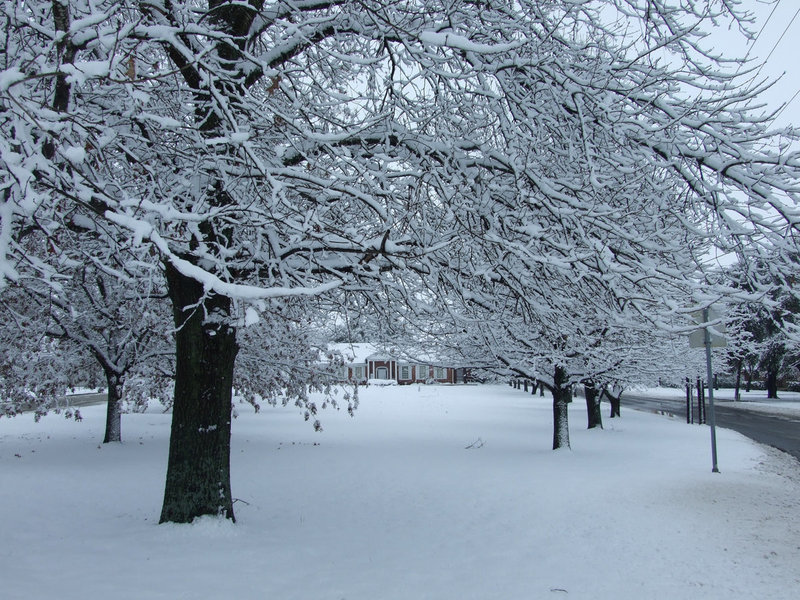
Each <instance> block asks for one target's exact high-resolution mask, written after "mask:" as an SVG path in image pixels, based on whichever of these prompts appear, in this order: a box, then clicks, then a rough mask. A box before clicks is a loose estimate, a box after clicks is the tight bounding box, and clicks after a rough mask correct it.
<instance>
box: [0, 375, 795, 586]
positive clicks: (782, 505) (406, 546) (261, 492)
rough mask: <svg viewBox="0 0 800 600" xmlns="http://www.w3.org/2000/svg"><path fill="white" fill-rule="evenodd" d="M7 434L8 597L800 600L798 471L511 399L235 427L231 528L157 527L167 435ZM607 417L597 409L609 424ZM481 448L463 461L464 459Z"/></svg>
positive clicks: (728, 449) (724, 441)
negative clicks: (599, 426)
mask: <svg viewBox="0 0 800 600" xmlns="http://www.w3.org/2000/svg"><path fill="white" fill-rule="evenodd" d="M103 411H104V409H103V407H102V406H95V407H89V408H83V409H81V412H82V414H83V417H84V420H83V422H80V423H76V422H73V421H66V420H64V419H62V418H60V417H56V416H49V417H46V418H45V419H43V420H42V422H41V423H39V424H36V423H34V422H33V419H32V418H31V417H29V416H23V417H18V418H16V419H12V420H8V419H2V420H0V510H2V515H3V516H2V519H0V540H1V541H2V543H1V544H0V597H2V598H4V599H8V600H10V599H12V598H13V599H18V598H19V599H23V598H24V599H32V598H59V599H60V600H67V599H71V598H76V599H78V598H79V599H81V600H85V599H90V598H104V597H106V598H115V599H127V598H130V599H134V598H136V599H140V598H148V599H152V598H164V599H170V600H173V599H177V598H236V599H242V598H248V599H249V598H252V599H259V600H260V599H263V598H279V599H281V600H289V599H298V600H306V599H307V600H323V599H330V600H341V599H348V600H357V599H363V600H384V599H397V600H419V599H454V600H462V599H481V600H490V599H497V600H516V599H520V600H522V599H525V600H530V599H534V600H535V599H540V598H573V599H575V598H583V599H598V598H599V599H604V598H608V599H614V600H625V599H631V600H634V599H635V600H645V599H650V598H664V599H670V600H674V599H679V598H686V599H690V598H691V599H698V598H702V599H714V598H719V599H725V600H735V599H738V598H742V599H744V598H758V599H760V600H761V599H767V598H776V599H786V600H789V599H794V598H797V597H798V594H800V464H798V463H797V461H795V460H794V459H791V458H790V457H788V456H786V455H782V454H781V453H779V452H777V451H772V450H767V449H765V448H763V447H760V446H757V445H756V444H754V443H752V442H750V441H748V440H747V439H745V438H744V437H742V436H740V435H738V434H736V433H733V432H730V431H728V430H720V431H719V432H718V441H719V461H720V469H721V471H722V473H721V474H718V475H717V474H712V473H711V472H710V471H711V468H710V462H711V461H710V457H709V440H708V437H709V436H708V429H707V428H706V427H701V426H697V425H695V426H689V425H686V424H685V423H682V422H681V420H679V419H668V418H665V417H663V416H657V415H651V414H646V413H640V412H636V411H632V410H624V412H623V418H622V419H615V420H608V419H606V421H605V425H606V429H605V430H603V431H600V430H593V431H587V430H585V410H584V408H583V407H582V403H581V402H574V403H573V404H572V405H571V409H570V411H571V412H570V418H571V421H572V427H571V434H572V450H571V451H559V452H553V451H551V450H550V444H551V436H552V434H551V414H552V412H551V407H550V405H549V398H539V397H538V396H531V395H530V394H525V393H524V392H522V391H519V390H513V389H511V388H509V387H506V386H453V387H447V386H427V387H426V386H410V387H389V388H377V387H371V388H369V389H368V390H363V391H362V394H361V407H360V408H359V410H358V412H357V415H356V417H355V418H350V417H349V416H347V414H346V412H345V411H341V412H338V413H336V412H333V411H330V410H327V411H323V412H322V414H321V418H322V424H323V426H324V428H325V430H324V431H323V432H322V433H314V432H313V431H312V428H311V426H310V425H309V424H308V423H305V422H303V420H302V418H301V417H300V415H299V413H298V410H297V409H295V408H281V409H270V408H265V409H264V410H262V411H261V413H259V414H254V413H253V412H252V410H250V409H249V407H246V406H241V407H240V408H239V409H238V412H239V417H238V418H237V419H236V421H235V422H234V427H233V430H234V435H233V451H232V471H233V492H234V496H235V497H237V498H238V499H240V500H241V501H240V502H236V504H235V508H236V511H237V518H238V523H237V524H236V525H232V524H230V523H228V522H224V521H220V520H218V519H202V520H200V521H199V522H196V523H194V524H192V525H184V526H177V525H157V524H156V523H157V520H158V515H159V510H160V502H161V493H162V490H163V483H164V475H165V470H166V458H167V442H168V433H169V416H168V415H163V414H159V413H157V412H149V413H146V414H131V415H125V417H124V419H123V438H124V439H125V442H124V443H123V444H121V445H120V444H117V445H102V444H100V443H99V442H100V440H101V439H102V433H103ZM605 412H607V411H606V410H604V413H605ZM468 447H469V448H468Z"/></svg>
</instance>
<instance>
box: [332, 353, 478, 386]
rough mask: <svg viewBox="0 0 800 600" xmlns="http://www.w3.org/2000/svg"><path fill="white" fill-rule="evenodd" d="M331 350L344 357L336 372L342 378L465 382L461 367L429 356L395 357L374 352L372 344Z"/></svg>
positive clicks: (407, 382) (404, 381)
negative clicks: (415, 357)
mask: <svg viewBox="0 0 800 600" xmlns="http://www.w3.org/2000/svg"><path fill="white" fill-rule="evenodd" d="M331 349H332V350H336V351H339V352H341V354H342V356H343V357H344V359H345V364H344V365H343V366H342V367H341V372H340V374H339V376H340V378H341V380H342V381H349V382H351V383H359V384H363V383H367V382H368V381H369V380H371V379H372V380H381V381H387V382H388V381H394V382H397V383H398V384H400V385H406V384H411V383H463V382H464V369H460V368H457V367H455V366H454V365H452V364H445V363H444V362H440V361H436V360H430V358H424V359H422V358H421V359H418V360H403V359H398V358H397V357H395V356H392V355H390V354H387V353H383V352H376V351H375V347H374V346H373V345H372V344H334V345H332V346H331Z"/></svg>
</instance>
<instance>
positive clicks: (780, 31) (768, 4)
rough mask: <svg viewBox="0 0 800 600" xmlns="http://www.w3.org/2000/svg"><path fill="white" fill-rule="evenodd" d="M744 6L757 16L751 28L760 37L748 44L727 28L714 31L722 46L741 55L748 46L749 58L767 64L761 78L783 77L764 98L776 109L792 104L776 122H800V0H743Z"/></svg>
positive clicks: (746, 50) (796, 123) (786, 123)
mask: <svg viewBox="0 0 800 600" xmlns="http://www.w3.org/2000/svg"><path fill="white" fill-rule="evenodd" d="M742 6H743V7H744V8H746V9H747V10H749V11H751V12H752V13H753V14H754V16H755V17H756V21H755V23H754V24H753V25H752V29H753V30H754V32H755V33H756V34H758V39H757V40H755V42H752V43H750V44H748V43H747V41H746V40H745V38H744V37H743V36H741V35H738V34H733V33H729V32H724V31H723V32H715V33H714V37H715V38H716V37H717V36H719V37H720V40H721V44H722V45H721V47H726V48H727V47H730V48H731V51H732V52H734V53H736V54H738V55H739V56H744V55H745V54H747V52H748V49H749V52H750V53H749V55H748V59H752V60H754V61H756V64H762V63H763V65H764V66H763V67H762V69H761V72H760V74H759V76H760V77H768V78H769V79H775V78H778V77H780V80H779V81H778V82H777V83H775V84H774V85H773V87H772V88H771V89H769V90H768V91H767V92H766V93H765V95H764V97H763V98H764V100H765V101H766V102H767V103H768V104H769V105H770V106H771V107H774V108H775V109H778V108H779V107H780V106H781V105H782V104H785V103H789V104H788V106H787V107H786V109H785V110H783V112H782V113H781V114H780V116H779V117H778V119H777V120H776V124H777V125H788V124H794V125H800V93H798V90H800V0H779V1H778V2H774V1H772V0H744V1H743V3H742ZM773 9H774V12H773ZM770 13H773V14H772V16H771V17H770ZM764 61H766V62H764ZM795 94H797V96H796V97H795V98H794V100H792V97H793V96H795Z"/></svg>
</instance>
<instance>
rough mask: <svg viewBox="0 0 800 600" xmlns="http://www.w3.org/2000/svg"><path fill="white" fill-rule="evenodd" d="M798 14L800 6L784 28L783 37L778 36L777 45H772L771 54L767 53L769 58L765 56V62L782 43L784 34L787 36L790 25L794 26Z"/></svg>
mask: <svg viewBox="0 0 800 600" xmlns="http://www.w3.org/2000/svg"><path fill="white" fill-rule="evenodd" d="M776 6H777V5H776ZM797 15H800V8H798V9H797V10H796V11H795V13H794V16H793V17H792V20H791V21H789V24H788V25H787V26H786V29H784V30H783V33H782V34H781V37H779V38H778V41H777V42H775V45H774V46H772V50H770V51H769V54H767V58H765V59H764V62H765V63H766V62H767V61H768V60H769V57H770V56H772V53H773V52H775V49H776V48H777V47H778V44H780V43H781V40H782V39H783V36H785V35H786V32H787V31H789V27H791V26H792V23H794V20H795V19H796V18H797Z"/></svg>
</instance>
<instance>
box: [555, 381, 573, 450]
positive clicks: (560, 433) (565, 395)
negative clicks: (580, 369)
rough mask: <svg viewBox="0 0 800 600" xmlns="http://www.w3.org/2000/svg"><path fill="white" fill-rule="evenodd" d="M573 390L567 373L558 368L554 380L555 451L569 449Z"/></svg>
mask: <svg viewBox="0 0 800 600" xmlns="http://www.w3.org/2000/svg"><path fill="white" fill-rule="evenodd" d="M571 395H572V390H571V389H570V387H569V386H568V385H567V371H566V369H564V368H563V367H556V370H555V376H554V378H553V450H558V449H559V448H569V414H568V412H567V411H568V408H569V402H570V400H571V398H570V396H571Z"/></svg>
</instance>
